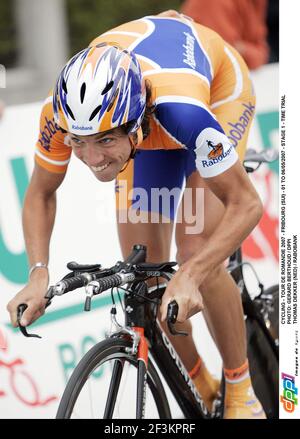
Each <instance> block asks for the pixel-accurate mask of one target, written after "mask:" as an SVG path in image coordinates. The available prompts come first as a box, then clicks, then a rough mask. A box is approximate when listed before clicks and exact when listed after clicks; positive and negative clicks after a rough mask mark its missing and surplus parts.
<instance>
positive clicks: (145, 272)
mask: <svg viewBox="0 0 300 439" xmlns="http://www.w3.org/2000/svg"><path fill="white" fill-rule="evenodd" d="M146 253H147V249H146V247H145V246H143V245H135V246H134V247H133V249H132V252H131V254H130V255H129V256H128V257H127V258H126V259H125V261H124V262H118V263H117V264H116V265H115V266H114V267H112V268H110V269H103V270H99V267H100V265H99V264H95V265H89V266H88V265H79V264H77V263H72V265H71V268H74V267H75V268H76V271H74V276H72V273H68V274H67V276H65V277H64V278H63V279H62V280H61V281H60V282H58V283H57V284H56V285H54V286H51V287H50V288H49V289H48V291H47V293H46V296H45V298H47V299H48V303H47V305H46V306H49V305H50V303H51V299H52V298H53V297H54V296H55V295H57V296H61V295H62V294H66V293H67V292H69V291H73V290H75V289H77V288H81V287H83V286H85V287H86V300H85V305H84V310H85V311H89V310H90V309H91V299H92V297H93V296H94V295H97V294H100V293H102V292H103V291H105V290H108V289H111V288H115V287H120V286H122V285H125V284H127V283H130V282H133V281H135V280H137V281H143V280H146V279H149V278H150V277H154V276H156V277H160V276H164V277H167V278H168V279H170V278H171V276H172V273H173V272H174V269H173V268H172V267H173V266H174V265H176V262H164V263H161V264H151V263H145V260H146ZM138 264H140V265H138ZM68 267H70V264H68ZM79 267H80V268H81V269H82V270H83V269H84V270H85V269H86V268H87V267H88V268H89V270H90V271H89V272H83V273H80V271H79ZM93 270H94V271H93ZM26 308H27V305H26V304H21V305H19V306H18V325H19V328H20V331H21V332H22V334H23V335H24V336H26V337H38V338H41V337H39V336H38V335H36V334H28V333H27V330H26V327H24V326H22V325H21V323H20V322H21V317H22V314H23V312H24V311H25V309H26ZM177 315H178V304H177V303H176V302H175V301H173V302H171V303H170V304H169V305H168V311H167V323H168V327H169V330H170V332H171V334H173V335H187V334H185V333H184V332H179V331H176V330H175V328H174V324H175V322H176V319H177Z"/></svg>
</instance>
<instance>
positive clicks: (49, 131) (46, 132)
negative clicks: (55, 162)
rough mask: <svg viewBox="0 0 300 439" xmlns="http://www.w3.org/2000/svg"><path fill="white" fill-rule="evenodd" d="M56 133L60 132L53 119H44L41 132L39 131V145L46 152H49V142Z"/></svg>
mask: <svg viewBox="0 0 300 439" xmlns="http://www.w3.org/2000/svg"><path fill="white" fill-rule="evenodd" d="M57 131H61V129H60V127H59V125H57V123H56V122H55V120H54V117H53V119H51V120H49V119H48V118H47V117H45V124H44V127H43V129H42V130H40V137H39V144H40V145H41V147H42V148H44V149H45V150H46V151H50V141H51V139H52V137H53V136H54V134H55V133H57Z"/></svg>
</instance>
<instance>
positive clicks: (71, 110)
mask: <svg viewBox="0 0 300 439" xmlns="http://www.w3.org/2000/svg"><path fill="white" fill-rule="evenodd" d="M145 108H146V87H145V82H144V79H143V78H142V73H141V69H140V66H139V63H138V60H137V58H136V56H135V55H134V53H132V52H129V51H127V50H125V49H122V48H121V47H119V46H117V45H115V43H102V44H98V45H97V46H93V47H88V48H87V49H84V50H82V51H81V52H79V53H77V54H76V55H75V56H73V58H71V59H70V61H69V62H68V63H67V64H66V65H65V67H64V68H63V70H62V71H61V73H60V75H59V77H58V80H57V83H56V87H55V90H54V93H53V109H54V118H55V120H56V122H57V123H58V125H59V126H60V127H61V128H62V129H64V130H66V131H68V132H70V133H73V134H78V135H90V134H96V133H99V132H103V131H107V130H110V129H113V128H116V127H119V126H121V125H124V124H128V134H134V133H137V134H138V137H139V139H140V138H141V135H140V133H141V123H142V120H143V116H144V112H145Z"/></svg>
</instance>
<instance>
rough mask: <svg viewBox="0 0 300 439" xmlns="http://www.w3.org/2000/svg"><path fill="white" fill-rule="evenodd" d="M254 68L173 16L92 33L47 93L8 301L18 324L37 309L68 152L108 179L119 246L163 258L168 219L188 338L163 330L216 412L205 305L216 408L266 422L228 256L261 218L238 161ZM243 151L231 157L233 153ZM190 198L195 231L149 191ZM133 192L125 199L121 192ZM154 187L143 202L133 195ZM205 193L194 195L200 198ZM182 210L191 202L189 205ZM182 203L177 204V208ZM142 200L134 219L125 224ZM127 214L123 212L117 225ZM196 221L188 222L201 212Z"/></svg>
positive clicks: (173, 292)
mask: <svg viewBox="0 0 300 439" xmlns="http://www.w3.org/2000/svg"><path fill="white" fill-rule="evenodd" d="M254 108H255V97H254V94H253V90H252V87H251V83H250V80H249V72H248V70H247V67H246V65H245V63H244V61H243V60H242V59H241V57H240V56H239V55H238V53H237V52H236V51H235V50H234V49H233V48H232V47H230V46H229V45H228V44H226V43H225V42H224V41H223V40H222V39H221V37H220V36H219V35H217V34H216V33H215V32H213V31H211V30H210V29H208V28H206V27H203V26H200V25H198V24H196V23H194V22H192V21H191V20H189V19H187V18H186V17H182V16H180V15H178V14H177V13H176V12H171V13H169V12H168V13H164V14H161V15H159V16H149V17H144V18H142V19H139V20H136V21H133V22H130V23H126V24H124V25H121V26H119V27H117V28H115V29H112V30H110V31H109V32H106V33H105V34H103V35H101V36H99V37H98V38H96V39H95V40H94V41H93V42H92V43H91V44H90V46H89V48H87V49H84V50H82V51H81V52H79V53H78V54H76V55H75V56H74V57H73V58H72V59H71V60H70V61H69V62H68V63H67V64H66V66H65V67H64V68H63V70H62V72H61V74H60V75H59V78H58V81H57V83H56V87H55V89H54V91H53V93H51V94H50V95H49V97H48V98H47V99H46V101H45V104H44V107H43V110H42V114H41V131H40V136H39V139H38V142H37V148H36V154H35V168H34V172H33V175H32V178H31V181H30V185H29V188H28V191H27V194H26V199H25V204H24V211H23V223H24V234H25V241H26V246H27V253H28V257H29V262H30V264H31V270H30V275H29V282H28V285H27V286H26V287H25V288H24V289H23V290H22V291H21V292H19V293H18V294H17V295H16V296H15V298H14V299H13V300H11V302H10V303H9V304H8V310H9V312H10V315H11V320H12V323H13V325H15V326H16V309H17V306H18V304H20V303H24V302H25V303H26V304H27V305H28V308H27V309H26V311H25V312H24V315H23V321H22V323H23V324H24V325H28V324H30V323H32V322H33V321H34V320H36V319H37V318H38V317H40V316H41V315H42V314H43V313H44V307H45V302H46V301H45V299H44V295H45V292H46V289H47V285H48V270H47V264H48V257H49V241H50V237H51V232H52V228H53V224H54V218H55V211H56V201H55V200H56V198H55V193H56V190H57V188H58V187H59V186H60V184H61V183H62V181H63V179H64V177H65V174H66V171H67V167H68V163H69V160H70V156H71V153H72V152H73V153H74V155H75V156H77V157H78V158H79V159H80V160H81V161H82V162H83V163H84V164H85V165H87V166H88V167H89V168H90V170H91V172H92V173H93V174H94V176H95V177H96V178H97V179H98V180H99V181H101V182H105V181H112V180H114V179H116V200H117V209H118V212H119V214H120V213H122V215H121V216H120V215H118V218H120V217H122V221H121V220H119V222H118V232H119V237H120V243H121V247H122V251H123V254H124V255H127V254H128V253H130V250H131V248H132V245H133V244H134V243H140V244H145V245H146V246H147V248H148V260H149V261H154V262H155V261H162V260H167V259H168V258H169V252H170V243H171V236H172V231H173V227H174V224H175V237H176V244H177V261H178V263H179V265H180V268H179V270H178V272H177V273H176V275H175V276H174V277H173V279H172V280H171V281H170V282H169V285H168V288H167V290H166V293H165V294H164V296H163V300H162V304H161V308H160V311H161V321H162V322H163V325H164V326H165V323H164V322H165V318H166V311H167V305H168V303H169V302H170V301H172V300H174V299H175V300H176V301H177V302H178V305H179V315H178V321H179V322H180V323H179V324H180V326H181V327H182V329H184V330H186V331H188V333H189V336H188V337H185V338H184V340H182V339H181V338H180V337H175V338H174V337H171V336H170V337H171V339H172V343H174V346H175V348H176V349H177V351H178V353H179V355H180V356H181V358H182V360H183V362H184V364H185V366H186V368H187V370H188V371H189V372H190V376H191V377H192V378H193V379H194V382H195V384H196V386H197V387H198V389H199V391H200V392H201V394H202V395H203V398H204V400H205V402H206V403H207V404H208V406H209V408H210V409H211V405H212V400H213V399H214V397H215V395H216V393H217V390H218V382H217V381H216V380H215V379H213V378H212V377H211V375H210V374H209V372H208V370H207V369H206V367H205V364H204V362H203V361H202V360H201V358H200V357H199V355H198V353H197V350H196V348H195V345H194V342H193V338H192V331H191V324H190V322H189V320H187V319H188V318H189V317H190V316H192V315H193V314H195V313H196V312H198V311H201V310H203V313H204V316H205V319H206V322H207V324H208V327H209V329H210V331H211V334H212V336H213V337H214V340H215V342H216V344H217V346H218V349H219V351H220V353H221V356H222V359H223V364H224V371H225V377H226V401H225V405H226V407H225V418H264V417H265V414H264V411H263V409H262V407H261V404H260V403H259V401H258V400H257V398H256V396H255V394H254V392H253V389H252V386H251V380H250V376H249V366H248V361H247V353H246V335H245V325H244V319H243V310H242V305H241V299H240V292H239V290H238V288H237V286H236V285H235V283H234V281H233V279H232V278H231V277H230V275H229V274H228V273H227V271H226V269H225V267H224V261H225V260H226V258H228V256H229V255H230V254H231V253H233V251H234V250H235V249H236V248H238V247H239V246H240V244H241V243H242V242H243V240H244V239H245V238H246V237H247V236H248V235H249V233H250V232H251V230H252V229H253V228H254V227H255V225H256V224H257V223H258V221H259V219H260V217H261V215H262V206H261V202H260V200H259V197H258V195H257V193H256V191H255V190H254V188H253V186H252V184H251V182H250V180H249V179H248V177H247V174H246V172H245V171H244V169H243V166H242V165H241V162H240V160H242V159H243V155H244V152H245V148H246V141H247V136H248V132H249V127H250V125H251V121H252V119H253V115H254ZM239 159H240V160H239ZM184 182H185V189H184V194H185V193H187V192H188V191H189V192H190V193H191V192H192V201H191V202H192V205H193V207H194V208H196V207H197V203H198V202H199V199H198V196H199V193H198V192H197V189H199V188H202V189H203V190H204V200H203V199H202V202H203V204H204V208H203V214H204V227H203V230H199V231H198V233H192V234H191V233H190V229H189V227H190V226H191V224H190V221H189V218H188V217H187V216H186V215H182V217H181V218H180V220H179V218H178V216H177V217H176V211H177V212H179V211H181V212H184V211H186V210H187V206H186V205H185V202H184V196H183V198H182V201H181V202H180V200H179V197H178V196H177V197H176V196H175V202H174V204H175V205H174V206H173V207H172V208H170V209H169V210H168V209H165V205H164V200H163V203H162V206H161V205H160V204H159V203H158V204H157V203H152V200H151V195H150V193H151V189H153V188H158V189H162V188H167V189H169V191H172V190H173V189H174V188H183V186H184ZM130 189H131V190H132V191H133V192H132V193H133V196H132V197H128V196H126V194H127V192H126V191H127V190H130ZM141 189H143V190H144V191H146V193H147V194H149V197H147V202H145V201H144V202H141V200H140V198H141V197H139V193H140V192H139V191H140V190H141ZM200 195H201V194H200ZM188 207H190V206H188ZM177 208H178V209H177ZM137 210H138V212H139V214H140V215H141V218H143V220H142V221H141V222H132V221H130V218H131V216H130V214H131V213H132V212H136V211H137ZM124 215H125V218H126V219H127V220H126V221H124ZM197 220H198V218H196V221H197Z"/></svg>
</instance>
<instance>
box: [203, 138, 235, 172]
mask: <svg viewBox="0 0 300 439" xmlns="http://www.w3.org/2000/svg"><path fill="white" fill-rule="evenodd" d="M219 145H221V147H219V148H218V150H217V151H218V155H217V154H216V156H215V157H214V158H210V160H202V165H203V167H204V168H209V167H210V166H213V165H215V164H217V163H219V162H221V161H222V160H224V159H225V158H226V157H227V156H228V155H229V154H230V153H231V151H232V148H233V146H232V145H230V147H229V149H228V150H227V151H226V152H224V151H223V145H222V144H221V143H220V144H218V145H217V146H219Z"/></svg>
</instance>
